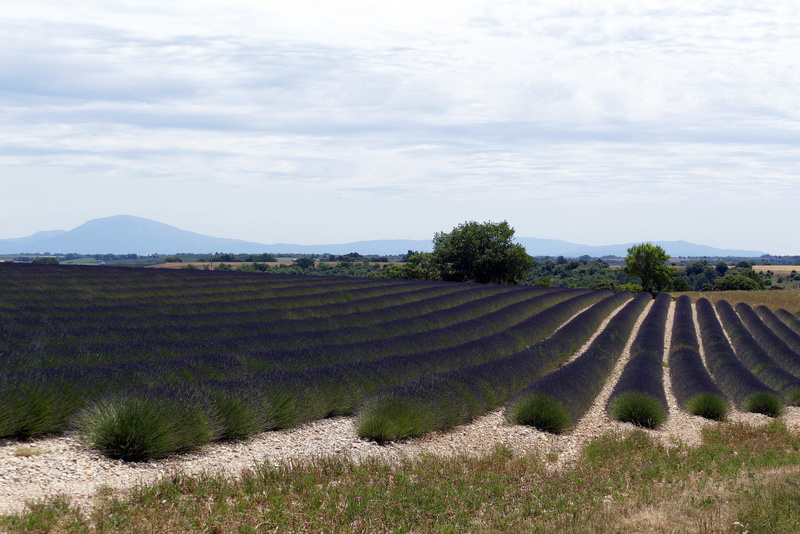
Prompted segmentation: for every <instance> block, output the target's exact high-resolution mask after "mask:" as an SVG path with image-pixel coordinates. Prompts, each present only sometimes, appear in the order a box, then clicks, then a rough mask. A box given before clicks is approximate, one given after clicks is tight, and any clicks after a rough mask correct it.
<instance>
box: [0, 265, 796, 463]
mask: <svg viewBox="0 0 800 534" xmlns="http://www.w3.org/2000/svg"><path fill="white" fill-rule="evenodd" d="M0 279H2V299H0V319H2V323H1V324H2V326H0V328H2V337H0V343H2V345H0V350H2V356H3V358H2V362H1V363H0V365H1V366H2V382H1V383H0V387H2V389H0V399H1V400H0V402H1V403H2V404H1V406H2V409H3V411H2V412H0V430H2V433H3V435H4V436H6V437H7V438H12V439H15V440H19V439H22V438H36V437H37V436H43V435H48V434H53V433H55V434H59V433H62V432H68V435H72V434H71V432H72V431H73V430H77V431H78V432H79V435H81V436H82V439H84V440H86V441H88V443H89V444H90V445H91V449H90V450H99V451H102V452H103V454H105V455H107V456H108V457H110V458H121V459H123V460H126V461H137V462H138V461H141V460H147V459H148V458H160V457H174V455H175V454H184V455H185V454H187V453H191V451H193V450H197V449H199V448H201V447H208V446H209V443H214V442H217V443H219V444H220V445H219V446H223V447H224V446H226V445H225V443H226V442H232V443H234V444H235V443H242V442H241V441H240V440H243V439H247V438H249V437H251V436H269V435H270V433H267V434H263V433H264V432H265V431H268V430H273V431H274V430H281V429H295V430H290V431H289V433H290V434H291V432H297V433H300V434H302V432H307V430H304V429H307V428H317V429H322V428H326V425H328V422H330V424H331V425H333V426H336V425H341V424H342V423H340V422H341V421H347V423H346V424H347V425H351V427H350V428H352V432H353V434H352V436H353V437H355V434H356V432H357V433H358V434H360V435H361V437H362V440H361V441H359V443H364V444H365V445H367V448H368V449H370V450H374V451H384V452H385V451H387V450H391V449H392V448H393V447H394V446H395V445H390V446H389V447H388V448H386V447H381V446H380V445H375V444H374V443H375V442H376V441H377V442H386V441H389V442H393V441H394V440H397V439H404V438H409V437H414V436H420V435H424V434H429V435H430V436H438V435H440V434H437V432H442V431H445V430H446V429H447V428H450V427H454V426H457V425H464V424H467V423H470V422H471V421H476V420H480V421H494V423H492V424H493V425H494V426H493V427H492V428H495V429H497V428H501V429H503V430H502V432H503V433H505V434H506V435H507V436H508V435H513V436H515V439H516V441H517V442H519V443H520V444H521V445H520V446H521V447H522V450H525V447H526V446H525V445H524V443H525V442H526V440H527V441H528V442H530V443H537V444H539V445H541V443H542V442H543V440H544V442H545V443H546V442H548V440H549V439H550V438H547V437H546V436H547V435H548V434H546V433H544V432H540V431H539V430H536V429H535V428H536V425H534V426H533V427H530V426H515V425H510V424H508V423H505V422H503V421H504V416H503V413H504V412H503V406H504V405H505V404H506V403H507V402H508V401H509V400H511V399H513V398H516V396H518V395H523V396H524V395H525V391H527V390H528V389H526V388H531V387H533V388H537V387H538V388H539V389H538V390H536V391H540V392H543V393H548V394H555V396H556V397H557V396H558V393H559V392H560V391H566V390H567V389H568V388H567V384H569V383H570V380H575V379H568V378H566V377H567V376H585V375H583V374H582V373H586V372H587V371H584V370H581V369H583V368H584V366H587V365H589V363H585V362H587V361H589V360H590V358H588V357H587V358H583V356H582V355H584V354H589V355H591V354H597V355H599V358H600V360H601V361H603V358H604V356H603V355H604V354H610V353H611V352H609V351H613V352H614V353H615V354H616V355H615V356H614V358H613V359H612V361H611V362H610V364H609V365H607V367H606V368H605V370H603V371H602V372H600V374H597V373H596V372H591V373H590V374H591V376H593V377H594V376H595V375H596V376H597V377H599V378H594V379H593V380H594V381H595V383H596V385H594V386H592V388H584V389H591V390H592V391H593V393H592V394H591V395H589V400H588V401H581V402H580V403H578V402H577V401H576V399H577V395H568V396H566V397H565V398H564V402H565V406H567V411H568V412H569V413H570V415H571V420H570V422H569V423H568V424H567V425H566V427H565V428H567V429H571V430H567V431H566V434H565V437H564V438H563V439H567V440H569V439H572V438H571V437H570V436H575V435H580V434H582V433H584V432H585V431H586V425H587V424H589V421H592V420H594V421H596V420H597V418H598V417H599V416H603V417H606V404H607V403H608V402H609V400H610V399H611V398H612V397H614V396H616V392H615V391H612V388H613V386H615V385H617V386H619V387H620V388H621V387H623V386H622V385H621V384H625V385H624V388H625V390H626V391H640V392H643V393H646V394H650V395H652V396H653V397H654V398H656V400H657V402H658V403H659V405H660V406H662V408H663V409H664V410H665V411H666V412H667V413H668V419H667V420H666V422H664V423H663V426H662V427H660V428H662V429H663V430H664V431H669V429H670V428H672V427H674V426H675V425H678V426H680V424H683V426H686V425H687V424H686V422H687V421H688V422H689V426H692V427H694V428H698V429H699V430H697V432H696V433H695V435H694V438H692V439H694V440H695V442H697V441H699V440H700V439H701V438H700V434H701V430H702V429H704V428H713V426H714V425H717V424H718V423H714V422H710V421H709V422H705V421H706V419H703V418H699V417H697V416H692V415H689V414H688V413H686V412H685V411H684V410H685V409H686V408H684V409H682V408H681V407H684V406H686V403H688V400H689V399H691V397H692V395H693V394H694V393H695V392H696V391H700V390H701V389H702V388H706V389H708V388H709V387H710V386H709V385H708V377H709V376H711V375H709V374H708V370H710V369H707V368H706V367H704V366H703V364H705V365H710V363H711V360H709V357H710V356H712V355H713V358H714V360H713V361H714V362H716V361H720V362H726V361H728V360H725V358H730V357H731V356H732V357H733V358H738V357H740V354H742V355H745V354H746V355H747V356H746V357H745V358H744V359H743V360H742V363H741V364H740V365H739V366H738V367H736V369H737V370H736V371H735V372H732V371H727V370H728V369H730V368H731V366H730V364H725V365H722V364H720V365H721V367H719V369H718V370H717V371H713V375H714V376H713V377H714V381H715V382H717V384H716V385H718V386H719V390H713V393H715V394H722V395H724V396H727V398H728V400H729V401H730V402H731V404H732V407H733V408H734V412H733V413H732V415H730V416H729V417H730V418H731V419H732V420H746V421H749V420H754V421H766V420H768V419H769V417H768V416H767V415H760V414H767V413H768V414H769V415H770V416H775V415H777V414H778V413H779V412H781V411H782V412H784V413H785V414H786V415H784V416H783V417H784V420H786V421H787V423H789V424H793V423H792V421H794V418H795V416H796V415H797V414H796V413H795V412H796V410H797V409H796V408H794V407H793V406H790V405H788V406H787V404H791V400H793V399H794V395H795V389H794V383H795V382H793V380H795V381H796V378H794V377H793V376H791V372H790V371H789V370H788V369H785V368H784V367H788V366H789V364H790V363H791V361H792V360H791V356H792V354H793V353H794V354H796V349H793V348H792V347H793V346H795V347H796V345H792V343H795V342H796V340H795V339H794V337H793V334H792V332H794V326H795V324H794V323H793V322H792V321H791V320H790V319H789V317H787V316H786V315H790V316H794V313H796V312H797V311H798V310H797V308H798V307H790V308H789V310H790V312H784V315H779V314H775V317H777V320H778V321H780V322H781V324H784V325H785V328H778V327H777V326H775V325H776V324H777V323H774V322H772V323H771V322H770V321H774V320H775V318H774V317H768V316H767V315H766V312H765V311H764V310H761V309H759V308H758V304H756V303H753V309H754V310H753V313H752V314H748V313H747V311H746V310H740V307H739V306H737V307H736V308H734V307H732V306H730V305H729V308H730V309H727V308H726V309H723V310H721V311H715V306H716V307H717V308H719V306H721V305H720V304H716V305H714V304H712V303H711V302H710V301H708V300H702V299H701V300H700V301H699V302H698V303H697V304H694V306H692V305H689V304H688V302H687V301H686V300H684V301H682V302H683V304H682V306H683V308H681V309H683V312H682V313H683V316H682V317H684V319H682V322H680V321H679V317H678V316H679V315H680V314H679V313H678V310H679V309H678V308H677V307H676V304H674V303H673V302H672V301H671V299H669V298H668V297H666V296H665V297H662V299H661V300H660V301H659V302H660V303H661V304H658V308H656V305H655V304H653V303H651V302H647V301H646V300H643V299H644V297H640V298H636V299H634V298H633V296H632V295H630V294H629V293H617V294H612V293H611V292H608V291H586V290H567V289H561V288H533V287H517V286H485V285H477V284H452V283H450V284H448V283H433V282H414V281H398V280H376V279H343V278H335V277H314V278H309V277H304V276H291V275H268V274H247V273H241V274H236V275H235V276H232V275H231V274H230V273H215V272H213V271H182V270H175V271H173V270H131V269H116V268H102V269H99V268H89V267H87V268H82V267H72V266H46V265H42V266H18V265H2V266H0ZM781 293H791V292H781ZM736 302H737V301H734V302H732V303H731V304H735V303H736ZM634 306H635V307H634ZM722 306H724V305H722ZM693 308H696V309H693ZM701 309H702V310H705V311H702V312H701ZM626 310H627V311H626ZM686 310H688V312H687V311H686ZM775 311H777V309H775ZM687 313H688V316H687V315H686V314H687ZM703 314H705V315H703ZM718 314H719V317H720V318H721V319H722V321H721V322H718V323H717V324H714V322H713V321H712V320H711V319H712V318H713V319H714V320H717V315H718ZM740 314H741V320H740V321H739V322H740V323H741V324H739V323H736V319H737V318H738V317H739V316H740ZM754 315H755V316H754ZM704 317H707V319H708V320H706V319H704ZM761 317H764V318H763V319H761ZM695 320H696V321H697V323H695ZM758 320H761V321H763V325H762V326H764V328H766V330H764V328H762V329H761V330H757V329H756V327H754V326H753V324H754V323H757V321H758ZM634 323H636V326H635V327H634ZM678 324H680V325H681V327H682V328H683V329H684V330H686V329H687V328H688V329H689V330H692V327H695V329H694V334H695V336H696V340H695V341H692V339H691V335H690V334H689V333H686V334H682V337H678V338H674V336H673V334H675V333H676V332H677V330H676V327H675V326H674V325H678ZM770 324H772V325H773V326H768V325H770ZM626 325H627V326H626ZM751 329H752V333H751ZM643 331H652V332H654V333H653V334H650V335H647V336H644V335H639V336H638V337H637V334H641V332H643ZM721 331H724V332H726V333H727V336H729V337H730V338H731V340H732V341H734V343H733V346H730V347H728V348H727V350H726V349H725V345H724V343H723V340H727V337H726V336H725V335H722V337H720V336H719V332H721ZM614 332H617V333H616V334H614ZM755 332H759V333H758V334H756V333H755ZM771 332H774V335H775V337H776V338H777V341H776V340H775V339H772V340H771V343H772V344H773V345H775V346H781V347H782V349H781V351H782V352H781V354H782V356H781V358H783V359H782V360H774V361H770V360H766V359H764V358H765V355H764V354H762V353H761V352H759V350H758V348H759V347H760V346H761V345H759V343H766V341H765V340H766V339H767V338H769V337H770V336H769V333H771ZM604 333H607V334H609V335H604ZM714 335H716V337H714ZM748 335H750V339H748ZM654 336H655V337H654ZM794 336H797V334H794ZM620 337H622V338H623V339H625V341H626V342H625V343H624V345H625V350H624V351H623V350H622V346H618V345H617V344H615V342H618V338H620ZM798 337H800V336H798ZM673 338H674V339H673ZM756 338H757V339H756ZM653 339H658V340H660V341H658V342H657V343H655V345H654V344H653V343H652V340H653ZM676 340H677V341H676ZM710 340H717V341H716V342H714V343H712V342H711V341H710ZM762 340H764V341H762ZM725 342H727V341H725ZM648 343H649V344H648ZM781 344H782V345H781ZM671 345H675V347H673V348H675V349H676V350H677V348H678V347H679V348H680V349H681V350H683V351H684V352H681V353H680V354H679V355H675V353H676V350H672V349H670V346H671ZM659 347H660V348H661V350H660V351H659ZM740 347H744V348H740ZM775 350H776V349H774V348H773V349H762V352H766V353H767V354H766V358H770V355H769V352H770V351H772V352H775ZM637 354H638V355H641V357H639V356H636V355H637ZM717 354H719V355H717ZM634 356H636V357H634ZM582 358H583V359H582ZM636 361H641V362H642V363H641V365H644V366H645V367H646V368H647V369H651V370H656V371H657V373H656V375H654V376H656V377H657V379H647V380H645V381H642V378H641V377H642V376H643V372H638V371H636V372H635V371H628V370H627V369H633V367H632V366H633V365H634V364H633V363H631V362H636ZM684 361H685V362H688V363H683V362H684ZM736 361H739V360H738V359H737V360H736ZM662 362H663V365H662ZM698 362H699V363H700V367H699V368H698V367H697V365H698ZM777 362H780V364H779V363H777ZM592 365H594V364H592ZM636 365H640V364H636ZM673 366H675V367H676V368H677V371H680V372H676V373H672V372H670V373H666V372H663V370H664V369H670V371H672V367H673ZM681 366H683V367H681ZM748 366H750V368H748ZM588 368H589V367H587V369H588ZM572 369H574V370H575V371H569V373H566V371H567V370H572ZM723 369H724V370H723ZM701 371H702V373H705V374H704V375H703V374H702V373H701ZM648 372H649V371H648ZM680 373H683V374H680ZM726 373H727V374H726ZM560 375H564V378H558V379H557V380H556V379H555V377H560ZM681 376H688V377H695V376H697V377H700V378H697V385H692V386H690V387H688V389H687V391H686V392H685V394H683V393H682V394H679V393H678V392H679V390H680V387H678V386H680V385H681V384H674V385H673V381H681V380H683V379H681V378H680V377H681ZM703 376H704V377H705V381H704V379H703V378H702V377H703ZM548 377H553V378H550V379H549V380H550V383H549V385H546V386H545V385H539V386H537V385H536V384H540V382H541V381H542V380H548ZM621 377H622V378H623V379H621ZM626 377H627V378H626ZM631 377H633V378H631ZM637 377H638V378H637ZM725 377H727V378H725ZM765 382H767V383H769V384H771V385H767V384H766V383H765ZM576 383H578V384H581V383H584V384H585V382H581V381H580V380H578V381H577V382H576ZM686 383H687V384H689V383H692V384H694V382H691V380H689V379H686ZM642 384H643V385H642ZM712 385H713V384H712ZM684 389H686V388H684ZM706 389H703V391H706ZM673 390H674V391H675V393H673ZM720 390H721V391H720ZM531 391H533V390H531ZM708 391H711V389H708ZM759 392H764V393H766V394H768V395H773V396H774V398H775V399H777V406H778V408H779V410H778V411H777V412H768V411H765V410H763V409H761V408H762V407H763V406H762V405H763V402H762V404H761V405H759V404H758V403H754V402H753V401H752V399H751V398H750V397H751V395H752V394H758V393H759ZM745 412H758V414H755V413H753V414H748V413H745ZM376 414H377V415H376ZM483 414H487V415H483ZM476 418H477V419H476ZM754 418H755V419H754ZM367 419H369V420H370V422H369V423H367ZM678 421H682V423H678ZM309 424H310V425H312V426H311V427H309V426H308V425H309ZM614 424H615V425H623V426H621V427H619V428H625V426H624V425H625V424H624V423H614ZM314 425H321V426H316V427H315V426H314ZM655 426H658V425H655ZM609 428H617V427H615V426H613V425H610V426H609ZM375 429H378V430H375ZM387 429H388V431H387ZM495 431H496V430H495ZM284 432H286V430H284ZM348 432H350V430H348ZM386 432H388V433H386ZM654 432H658V431H657V430H656V431H654ZM431 433H432V434H431ZM274 434H278V433H277V432H274ZM295 435H299V434H295ZM121 436H124V437H125V439H124V440H123V439H121ZM131 436H134V437H135V439H131ZM594 436H595V437H599V436H601V434H598V433H595V434H594ZM154 438H157V439H154ZM451 438H452V435H451ZM253 439H262V438H260V437H256V438H253ZM348 439H350V440H351V443H352V442H353V441H352V439H353V438H352V437H351V438H348ZM356 439H357V438H356ZM418 439H419V440H421V441H420V442H422V443H424V442H425V440H427V439H428V438H426V437H423V438H418ZM432 439H434V441H435V440H436V439H438V438H435V437H434V438H432ZM558 439H562V438H558ZM373 440H374V441H373ZM417 441H418V440H411V441H408V442H402V443H408V444H413V443H416V442H417ZM690 441H691V440H690ZM132 443H133V444H134V445H132ZM583 443H584V444H586V442H583ZM215 446H216V445H215ZM240 446H241V445H240ZM341 447H342V446H340V448H341ZM375 454H377V452H376V453H375ZM554 454H555V456H557V457H558V461H559V462H566V461H568V460H569V457H567V456H564V455H563V454H560V453H559V452H557V451H555V449H554ZM570 454H571V456H570V457H572V458H573V459H574V458H576V457H577V456H576V455H577V454H579V453H578V452H574V451H573V452H572V453H570Z"/></svg>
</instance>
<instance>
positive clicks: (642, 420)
mask: <svg viewBox="0 0 800 534" xmlns="http://www.w3.org/2000/svg"><path fill="white" fill-rule="evenodd" d="M608 413H609V415H610V416H611V417H613V418H614V419H616V420H617V421H622V422H623V423H633V424H634V425H637V426H641V427H644V428H657V427H658V426H660V425H661V424H662V423H663V422H664V421H666V419H667V411H666V410H665V409H664V407H663V406H662V405H661V403H660V402H658V400H657V399H656V398H655V397H653V396H652V395H648V394H647V393H643V392H641V391H626V392H624V393H620V394H619V395H617V396H616V397H614V399H613V400H612V401H611V404H609V406H608Z"/></svg>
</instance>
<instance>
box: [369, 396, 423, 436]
mask: <svg viewBox="0 0 800 534" xmlns="http://www.w3.org/2000/svg"><path fill="white" fill-rule="evenodd" d="M425 426H426V425H425V416H424V414H422V413H420V410H419V407H417V406H415V405H414V404H413V403H411V402H408V401H407V400H405V399H403V398H402V397H397V396H382V397H378V398H376V399H374V400H373V401H372V402H370V403H369V404H368V405H366V406H365V407H364V408H363V409H362V410H361V412H360V413H359V415H358V418H357V419H356V433H357V434H358V436H359V437H362V438H367V439H373V440H375V441H377V442H378V443H384V442H387V441H396V440H398V439H403V438H413V437H417V436H420V435H422V434H423V433H424V428H425Z"/></svg>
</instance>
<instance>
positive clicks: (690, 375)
mask: <svg viewBox="0 0 800 534" xmlns="http://www.w3.org/2000/svg"><path fill="white" fill-rule="evenodd" d="M668 363H669V375H670V379H671V382H672V392H673V394H674V395H675V399H676V400H677V401H678V405H679V406H680V407H681V408H682V409H683V410H685V411H687V412H689V413H691V414H694V415H700V416H702V417H706V418H709V419H717V420H721V419H724V418H725V415H726V414H727V412H728V401H727V399H726V398H725V395H724V394H723V393H722V391H721V390H720V389H719V388H718V387H717V385H716V384H715V383H714V381H713V380H712V379H711V376H710V375H709V374H708V370H707V369H706V367H705V364H704V363H703V359H702V357H701V355H700V344H699V342H698V340H697V332H696V329H695V323H694V313H693V312H692V299H690V298H689V297H688V296H687V295H681V296H680V297H678V300H677V301H676V303H675V317H674V320H673V324H672V339H671V342H670V352H669V359H668Z"/></svg>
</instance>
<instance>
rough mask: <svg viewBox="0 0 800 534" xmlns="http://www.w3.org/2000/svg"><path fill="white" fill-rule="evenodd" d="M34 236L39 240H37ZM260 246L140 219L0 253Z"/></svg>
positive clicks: (96, 224) (50, 235)
mask: <svg viewBox="0 0 800 534" xmlns="http://www.w3.org/2000/svg"><path fill="white" fill-rule="evenodd" d="M37 236H39V237H38V238H37ZM263 249H264V245H260V244H258V243H250V242H248V241H241V240H238V239H223V238H218V237H209V236H205V235H202V234H196V233H194V232H187V231H185V230H181V229H179V228H176V227H174V226H170V225H168V224H164V223H160V222H156V221H151V220H150V219H144V218H142V217H133V216H130V215H116V216H114V217H105V218H102V219H93V220H91V221H88V222H86V223H84V224H82V225H80V226H78V227H77V228H74V229H72V230H70V231H68V232H64V231H55V232H38V233H36V234H34V235H32V236H29V237H26V238H19V239H5V240H0V253H2V254H24V253H36V252H38V253H42V252H51V253H57V252H58V253H69V252H74V253H77V254H142V255H147V254H174V253H177V252H231V251H236V252H248V253H250V252H264V250H263Z"/></svg>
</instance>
